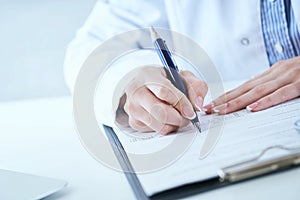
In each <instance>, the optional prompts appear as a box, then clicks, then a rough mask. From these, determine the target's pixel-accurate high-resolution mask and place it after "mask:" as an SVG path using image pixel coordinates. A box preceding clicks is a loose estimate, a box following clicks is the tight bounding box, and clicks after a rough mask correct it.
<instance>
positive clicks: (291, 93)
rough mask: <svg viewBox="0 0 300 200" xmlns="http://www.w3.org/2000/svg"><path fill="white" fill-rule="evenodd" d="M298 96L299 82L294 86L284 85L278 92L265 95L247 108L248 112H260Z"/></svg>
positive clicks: (299, 93) (299, 92) (299, 91)
mask: <svg viewBox="0 0 300 200" xmlns="http://www.w3.org/2000/svg"><path fill="white" fill-rule="evenodd" d="M299 95H300V81H298V82H297V83H296V84H289V85H286V86H284V87H282V88H280V89H279V90H276V91H275V92H273V93H272V94H270V95H267V96H265V97H263V98H261V99H259V100H258V101H256V102H254V103H252V104H251V105H249V106H247V110H249V111H253V112H254V111H260V110H264V109H267V108H269V107H272V106H274V105H277V104H280V103H283V102H285V101H288V100H291V99H294V98H296V97H298V96H299Z"/></svg>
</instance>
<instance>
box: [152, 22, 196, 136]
mask: <svg viewBox="0 0 300 200" xmlns="http://www.w3.org/2000/svg"><path fill="white" fill-rule="evenodd" d="M150 32H151V38H152V42H153V44H154V46H155V48H156V51H157V53H158V55H159V58H160V60H161V62H162V63H163V65H164V69H165V71H166V74H167V78H168V79H169V80H170V81H171V82H172V84H173V85H174V86H175V87H176V88H177V89H179V90H180V91H181V92H182V93H183V94H185V96H187V97H188V92H187V89H186V88H185V86H184V83H183V81H182V79H181V77H180V75H179V70H178V68H177V66H176V64H175V62H174V60H173V59H172V56H171V53H170V51H169V49H168V47H167V45H166V43H165V41H164V40H163V39H162V38H161V37H160V36H159V34H158V33H157V32H156V31H155V29H154V28H153V27H150ZM194 112H195V114H196V115H195V116H196V117H195V118H194V119H192V120H191V122H192V123H193V124H194V126H195V127H196V128H197V129H198V130H199V132H200V133H201V126H200V122H199V119H198V116H197V112H196V111H195V110H194Z"/></svg>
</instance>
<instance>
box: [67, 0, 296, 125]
mask: <svg viewBox="0 0 300 200" xmlns="http://www.w3.org/2000/svg"><path fill="white" fill-rule="evenodd" d="M291 4H292V8H293V9H294V14H295V20H296V22H297V24H298V26H299V23H300V1H298V0H291ZM149 26H155V27H163V28H169V29H171V30H173V31H177V32H179V33H182V34H184V35H186V36H188V37H190V38H192V39H193V40H194V41H196V42H197V43H198V44H199V45H200V46H201V47H202V48H204V50H205V51H206V52H207V54H208V55H209V57H210V58H211V59H212V61H213V63H214V64H215V66H216V68H217V69H218V71H219V73H220V74H221V77H222V79H223V80H225V81H227V80H235V79H249V78H251V77H252V76H254V75H257V74H259V73H261V72H263V71H265V70H267V69H268V68H269V62H268V58H267V54H266V50H265V46H264V39H263V34H262V26H261V15H260V0H226V1H223V0H205V1H204V0H164V1H163V0H122V1H120V0H107V1H98V2H97V3H96V5H95V7H94V9H93V11H92V13H91V14H90V16H89V18H88V19H87V21H86V23H85V24H84V26H83V27H82V28H81V29H80V30H79V31H78V33H77V35H76V37H75V39H74V40H73V41H72V42H71V44H70V45H69V47H68V50H67V53H66V59H65V76H66V81H67V83H68V85H69V86H70V88H73V86H74V83H75V79H76V76H77V73H78V71H79V69H80V67H81V65H82V63H83V62H84V60H85V59H86V58H87V56H88V55H89V54H90V53H91V52H92V51H93V50H94V49H95V48H96V47H97V46H98V45H100V44H101V42H102V41H104V40H106V39H107V38H109V37H111V36H113V35H115V34H117V33H121V32H124V31H128V30H132V29H136V28H141V27H149ZM144 61H145V60H144ZM157 62H159V61H157ZM126 63H127V64H128V63H130V67H127V68H126V67H123V68H122V69H128V70H132V66H133V67H137V66H139V65H142V64H143V62H139V61H128V62H126ZM123 64H124V63H123ZM127 73H128V71H126V70H125V71H124V70H123V71H122V70H120V69H117V70H112V71H111V72H110V74H108V75H107V78H106V79H105V81H106V83H105V85H109V86H110V88H109V89H107V88H106V89H102V90H101V87H100V89H99V90H100V91H101V92H100V93H101V94H102V97H104V96H105V97H106V98H99V99H98V100H97V102H98V103H99V101H100V103H99V107H97V116H98V119H99V120H100V122H102V123H104V124H107V125H110V126H114V119H115V114H114V111H115V110H116V108H117V105H116V103H113V102H114V101H113V100H112V99H113V98H118V97H119V96H120V94H118V95H117V97H116V95H115V93H114V92H112V91H115V90H116V88H115V87H117V85H118V81H121V80H122V77H123V76H124V75H125V74H127ZM116 80H118V81H116ZM123 85H124V84H123ZM122 89H123V88H122ZM120 92H121V93H122V91H119V93H120ZM111 110H112V111H113V112H112V113H111Z"/></svg>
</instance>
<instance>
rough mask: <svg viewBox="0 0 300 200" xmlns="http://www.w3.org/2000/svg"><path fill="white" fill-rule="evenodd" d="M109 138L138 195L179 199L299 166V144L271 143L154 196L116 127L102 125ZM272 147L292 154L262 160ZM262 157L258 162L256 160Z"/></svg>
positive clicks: (139, 197)
mask: <svg viewBox="0 0 300 200" xmlns="http://www.w3.org/2000/svg"><path fill="white" fill-rule="evenodd" d="M103 128H104V130H105V133H106V135H107V138H108V140H109V142H110V144H111V146H112V149H113V151H114V153H115V155H116V157H117V159H118V161H119V163H120V165H121V167H122V169H123V171H124V173H125V176H126V178H127V181H128V182H129V184H130V186H131V188H132V190H133V192H134V194H135V197H136V199H142V200H148V199H151V200H152V199H153V200H156V199H178V198H184V197H187V196H191V195H195V194H199V193H202V192H206V191H210V190H214V189H218V188H221V187H224V186H229V185H232V184H236V183H239V182H242V181H246V180H250V179H254V178H257V177H261V176H265V175H269V174H273V173H277V172H281V171H285V170H288V169H292V168H295V167H299V166H300V147H295V148H287V147H284V146H279V145H277V146H271V147H268V148H266V149H264V150H263V151H262V152H261V153H260V154H259V155H257V156H256V157H253V158H252V159H248V160H244V161H241V162H239V163H234V164H232V165H230V166H226V167H223V168H221V169H219V171H218V175H219V176H216V177H213V178H211V179H207V180H201V181H199V182H195V183H191V184H184V185H181V186H178V187H175V188H170V189H167V190H164V191H161V192H158V193H156V194H153V195H152V196H147V194H146V193H145V191H144V189H143V186H142V184H141V183H140V181H139V179H138V177H137V175H136V173H134V169H133V166H132V164H131V163H130V160H129V158H128V156H127V154H126V151H125V150H124V147H123V146H122V144H121V142H120V140H119V138H118V136H117V134H116V133H115V131H114V130H113V128H111V127H109V126H106V125H103ZM271 149H281V150H284V151H288V152H289V154H287V155H284V156H280V157H275V158H271V159H268V160H263V161H259V160H260V158H262V156H263V155H264V154H265V153H266V152H268V151H269V150H271ZM256 161H259V162H256Z"/></svg>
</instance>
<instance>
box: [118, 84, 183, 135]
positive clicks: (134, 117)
mask: <svg viewBox="0 0 300 200" xmlns="http://www.w3.org/2000/svg"><path fill="white" fill-rule="evenodd" d="M137 102H143V103H142V104H138V103H137ZM124 110H125V112H126V113H127V114H128V116H129V125H130V126H131V127H132V128H133V129H135V130H138V131H142V132H149V131H153V130H154V131H156V132H159V133H162V134H167V133H171V132H174V131H176V130H177V129H178V128H180V127H182V126H186V125H187V124H188V123H189V121H188V120H186V119H185V118H183V117H182V116H181V115H180V113H179V112H178V111H177V110H176V109H175V108H173V107H172V106H169V105H167V104H165V103H164V102H162V101H160V100H159V99H157V98H156V97H155V96H154V94H153V93H151V92H150V91H149V90H148V89H147V88H146V87H141V88H139V89H137V90H136V92H135V95H133V96H131V98H130V99H128V100H127V102H126V103H125V106H124Z"/></svg>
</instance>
